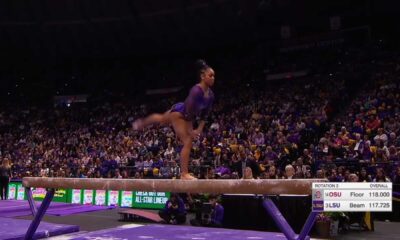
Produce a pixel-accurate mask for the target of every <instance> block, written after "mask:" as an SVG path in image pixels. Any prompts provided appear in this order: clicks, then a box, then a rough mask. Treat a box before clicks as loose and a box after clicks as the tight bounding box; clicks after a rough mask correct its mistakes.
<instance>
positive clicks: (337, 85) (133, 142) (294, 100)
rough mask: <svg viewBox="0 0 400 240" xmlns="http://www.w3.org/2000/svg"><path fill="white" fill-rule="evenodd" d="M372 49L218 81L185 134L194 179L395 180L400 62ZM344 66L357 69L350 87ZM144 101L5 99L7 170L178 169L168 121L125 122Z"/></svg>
mask: <svg viewBox="0 0 400 240" xmlns="http://www.w3.org/2000/svg"><path fill="white" fill-rule="evenodd" d="M338 56H341V58H340V61H339V60H338V59H337V58H338ZM372 56H373V57H371V55H368V54H366V53H365V52H363V51H361V53H360V52H357V51H343V52H341V53H340V54H338V55H336V56H335V57H333V58H330V60H331V61H330V62H329V64H328V66H326V65H327V64H325V65H323V66H324V67H323V68H321V67H320V68H318V61H320V62H323V61H324V60H322V59H318V58H316V60H315V61H314V62H311V63H310V64H309V66H308V67H309V69H308V70H310V71H309V74H308V75H307V76H305V77H302V78H299V79H296V78H294V79H286V80H282V81H281V80H280V81H278V83H277V82H271V83H270V82H266V83H265V82H263V81H258V85H254V84H253V83H251V84H253V85H251V84H249V85H246V84H242V85H240V86H239V87H234V86H232V87H229V85H228V84H226V86H227V87H226V88H225V89H224V91H216V99H217V100H216V103H215V105H214V107H213V111H212V113H211V115H210V116H209V118H208V124H207V127H206V129H205V131H204V132H203V134H202V135H201V136H200V137H199V138H197V139H194V144H193V149H192V154H191V157H192V162H191V172H192V173H193V174H194V175H195V176H196V177H199V178H245V179H247V178H264V179H278V178H328V179H329V180H330V181H355V179H357V181H376V182H381V181H384V182H385V181H395V182H397V183H399V182H400V164H399V163H400V137H399V136H400V123H399V122H400V121H399V120H400V109H399V108H400V91H399V90H400V89H399V87H400V85H399V82H400V81H399V74H400V65H399V64H398V63H397V62H396V60H398V58H396V56H394V57H393V56H392V55H390V56H386V55H385V54H378V55H376V54H375V55H372ZM321 57H326V56H321ZM278 64H279V63H278ZM321 65H322V63H321ZM270 67H271V68H273V66H270ZM294 68H295V67H294ZM359 71H364V75H358V72H359ZM271 72H274V71H273V69H272V70H271ZM349 75H351V76H355V77H365V76H366V78H365V79H361V80H360V81H356V82H355V83H356V84H359V86H358V85H356V86H354V83H353V84H350V85H351V86H350V87H349V83H348V82H349V81H352V80H351V79H350V80H349V79H346V77H347V76H349ZM216 81H217V82H218V69H217V80H216ZM260 82H263V84H261V85H260ZM224 84H225V83H224ZM260 86H262V87H260ZM227 89H231V91H226V90H227ZM172 103H173V102H172V101H170V99H168V98H165V101H160V102H159V103H157V104H156V105H157V106H159V109H162V108H164V109H162V110H160V111H163V110H166V109H167V108H168V106H171V105H172ZM153 109H154V105H151V104H147V105H146V104H143V103H134V104H133V103H131V102H128V101H127V102H122V101H118V102H112V103H111V102H107V101H103V102H93V103H87V104H80V105H72V106H71V107H66V108H40V107H28V106H26V107H24V108H17V109H15V108H13V107H10V108H9V109H7V108H4V109H2V110H1V111H0V158H1V159H2V160H3V159H6V158H7V159H10V160H11V162H12V177H13V178H16V179H20V178H22V177H24V176H43V177H44V176H46V177H80V178H179V174H180V168H179V152H180V142H179V140H178V139H176V137H175V134H174V132H173V130H172V128H171V127H169V126H152V127H149V128H146V129H145V130H144V131H140V132H136V131H133V130H132V128H131V123H132V122H133V121H134V120H135V119H136V118H138V117H140V116H144V115H146V114H148V113H150V112H151V111H152V110H153Z"/></svg>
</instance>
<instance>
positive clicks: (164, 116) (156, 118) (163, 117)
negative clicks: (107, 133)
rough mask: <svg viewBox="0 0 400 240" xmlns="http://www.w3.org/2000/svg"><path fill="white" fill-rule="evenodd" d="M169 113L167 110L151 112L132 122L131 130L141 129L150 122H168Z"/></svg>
mask: <svg viewBox="0 0 400 240" xmlns="http://www.w3.org/2000/svg"><path fill="white" fill-rule="evenodd" d="M170 113H171V111H167V112H165V113H153V114H150V115H149V116H147V117H145V118H140V119H138V120H136V121H135V122H133V123H132V128H133V130H142V129H143V128H145V127H147V126H149V125H151V124H155V123H158V124H169V123H170Z"/></svg>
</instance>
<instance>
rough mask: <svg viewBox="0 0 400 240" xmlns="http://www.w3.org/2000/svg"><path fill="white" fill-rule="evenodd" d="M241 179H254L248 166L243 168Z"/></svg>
mask: <svg viewBox="0 0 400 240" xmlns="http://www.w3.org/2000/svg"><path fill="white" fill-rule="evenodd" d="M242 179H254V177H253V170H251V168H250V167H246V168H245V169H244V175H243V177H242Z"/></svg>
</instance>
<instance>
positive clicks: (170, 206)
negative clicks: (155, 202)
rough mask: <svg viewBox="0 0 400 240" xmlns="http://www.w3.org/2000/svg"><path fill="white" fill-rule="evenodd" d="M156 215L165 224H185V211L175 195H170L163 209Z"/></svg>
mask: <svg viewBox="0 0 400 240" xmlns="http://www.w3.org/2000/svg"><path fill="white" fill-rule="evenodd" d="M158 215H159V216H160V217H161V218H162V219H164V221H165V222H166V223H170V224H183V223H185V222H186V209H185V203H184V202H183V199H182V198H181V197H180V196H179V195H178V194H177V193H172V194H171V197H170V199H169V200H168V201H167V202H166V203H165V207H164V209H161V210H160V211H159V212H158Z"/></svg>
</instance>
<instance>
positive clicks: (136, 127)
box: [132, 119, 143, 131]
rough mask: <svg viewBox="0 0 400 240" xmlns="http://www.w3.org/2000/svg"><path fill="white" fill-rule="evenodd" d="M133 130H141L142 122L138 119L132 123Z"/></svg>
mask: <svg viewBox="0 0 400 240" xmlns="http://www.w3.org/2000/svg"><path fill="white" fill-rule="evenodd" d="M132 128H133V130H136V131H139V130H142V129H143V120H142V119H138V120H136V121H134V122H133V123H132Z"/></svg>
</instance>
